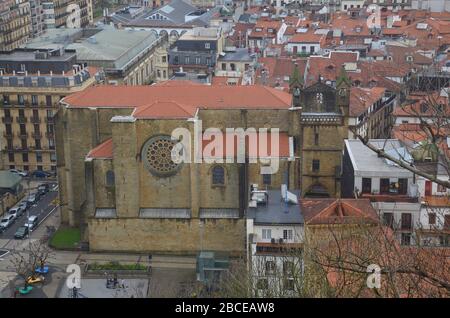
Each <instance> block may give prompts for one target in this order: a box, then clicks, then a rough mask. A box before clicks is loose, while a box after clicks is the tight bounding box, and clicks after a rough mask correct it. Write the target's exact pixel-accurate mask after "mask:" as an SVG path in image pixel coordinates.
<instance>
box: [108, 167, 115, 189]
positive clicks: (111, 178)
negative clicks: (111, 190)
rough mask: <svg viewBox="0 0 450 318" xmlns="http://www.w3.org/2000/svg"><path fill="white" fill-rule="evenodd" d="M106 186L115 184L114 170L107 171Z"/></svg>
mask: <svg viewBox="0 0 450 318" xmlns="http://www.w3.org/2000/svg"><path fill="white" fill-rule="evenodd" d="M106 186H107V187H113V186H114V171H111V170H108V171H107V172H106Z"/></svg>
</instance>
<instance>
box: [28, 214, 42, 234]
mask: <svg viewBox="0 0 450 318" xmlns="http://www.w3.org/2000/svg"><path fill="white" fill-rule="evenodd" d="M38 221H39V218H38V217H37V216H36V215H32V216H30V217H29V218H28V219H27V222H25V224H24V226H26V227H27V228H28V229H29V230H30V231H31V230H34V228H35V227H36V226H37V225H38Z"/></svg>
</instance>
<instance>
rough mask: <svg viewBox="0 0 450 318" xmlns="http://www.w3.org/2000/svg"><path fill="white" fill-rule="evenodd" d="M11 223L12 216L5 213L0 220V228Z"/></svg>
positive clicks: (4, 227)
mask: <svg viewBox="0 0 450 318" xmlns="http://www.w3.org/2000/svg"><path fill="white" fill-rule="evenodd" d="M13 223H14V216H12V215H7V216H5V217H4V218H3V219H2V220H1V221H0V228H3V229H4V230H6V229H7V228H8V227H10V226H11V224H13Z"/></svg>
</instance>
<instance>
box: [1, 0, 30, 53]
mask: <svg viewBox="0 0 450 318" xmlns="http://www.w3.org/2000/svg"><path fill="white" fill-rule="evenodd" d="M30 10H31V9H30V3H29V2H28V1H26V0H6V1H1V2H0V51H12V50H14V49H15V48H17V47H19V46H20V45H22V44H24V43H25V42H26V40H27V39H28V37H29V36H30V34H31V15H30Z"/></svg>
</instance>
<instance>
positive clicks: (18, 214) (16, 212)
mask: <svg viewBox="0 0 450 318" xmlns="http://www.w3.org/2000/svg"><path fill="white" fill-rule="evenodd" d="M8 214H9V215H12V216H14V219H18V218H19V217H21V216H22V214H23V211H22V208H20V207H19V206H17V207H14V208H11V209H9V211H8Z"/></svg>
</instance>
